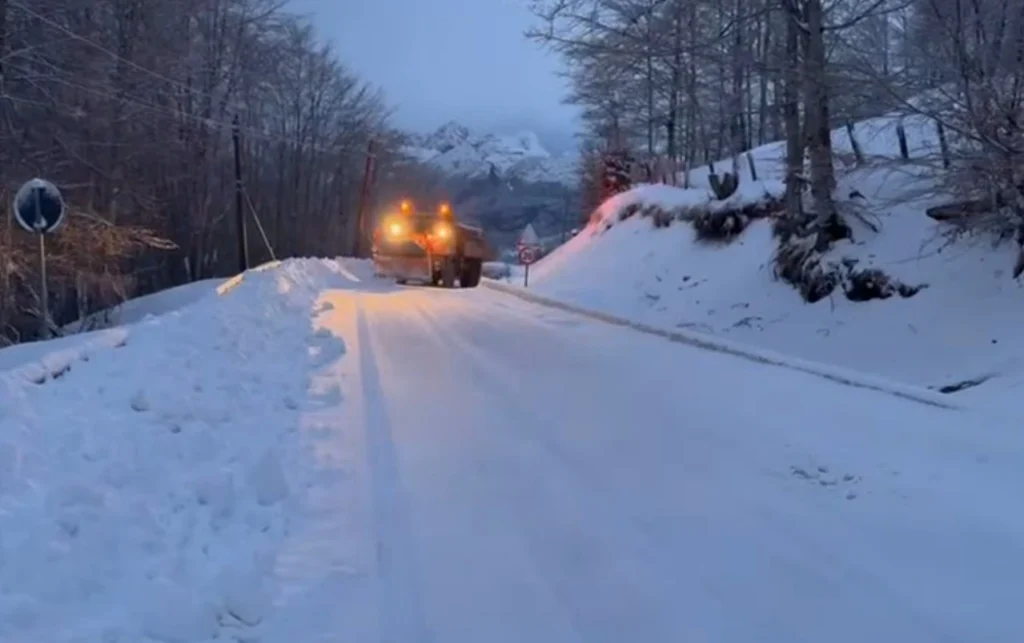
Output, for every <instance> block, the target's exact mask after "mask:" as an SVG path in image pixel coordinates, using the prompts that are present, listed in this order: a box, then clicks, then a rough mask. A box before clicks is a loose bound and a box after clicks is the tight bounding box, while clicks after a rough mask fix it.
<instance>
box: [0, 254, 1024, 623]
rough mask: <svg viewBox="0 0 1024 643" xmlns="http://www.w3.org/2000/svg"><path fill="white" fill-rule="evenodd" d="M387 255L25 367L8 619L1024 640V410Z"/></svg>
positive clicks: (319, 267) (317, 271) (3, 418)
mask: <svg viewBox="0 0 1024 643" xmlns="http://www.w3.org/2000/svg"><path fill="white" fill-rule="evenodd" d="M353 273H355V274H353ZM365 273H366V270H365V267H364V266H361V265H360V264H358V263H354V264H340V263H336V262H333V261H320V260H295V261H288V262H284V263H283V264H282V265H280V266H270V267H268V268H267V269H265V270H262V271H252V272H250V273H246V275H245V276H244V278H242V279H236V280H233V281H232V282H231V283H232V285H233V287H232V288H227V287H222V288H220V289H219V292H220V293H221V294H211V295H210V296H207V297H203V298H201V299H199V300H197V301H196V302H195V303H193V304H191V305H190V306H189V307H187V308H185V309H182V310H181V311H178V312H174V313H170V314H168V315H165V316H162V317H158V318H155V319H149V320H146V321H142V322H140V323H139V324H138V325H134V326H127V327H124V328H119V329H113V330H112V331H109V332H115V331H116V337H115V336H111V337H107V335H92V336H85V335H83V336H81V339H82V342H81V345H80V346H79V344H78V343H76V341H77V340H74V341H72V340H71V339H69V340H68V341H66V342H63V343H60V344H54V345H53V346H52V348H53V350H55V351H57V352H58V353H59V355H58V356H59V357H60V358H61V359H59V360H54V359H50V358H51V357H53V356H52V355H50V356H46V357H40V358H39V360H38V363H33V364H29V365H28V366H31V367H32V368H29V369H28V370H24V369H21V370H18V371H8V372H6V373H0V643H8V642H10V643H21V642H22V641H24V642H26V643H27V642H28V641H47V642H53V643H82V642H83V641H90V642H91V641H108V642H111V643H123V642H127V641H132V642H136V641H138V642H140V643H152V642H154V641H161V642H168V643H211V642H217V643H221V642H224V641H253V642H255V641H259V642H260V643H292V642H294V641H304V642H306V641H308V642H313V641H330V642H342V643H426V642H429V643H481V642H487V643H506V642H507V643H513V642H514V643H523V642H525V641H530V642H535V643H572V642H579V643H583V642H586V643H603V642H609V643H612V642H614V643H633V642H634V641H642V642H643V643H676V642H679V641H686V642H689V641H693V642H704V641H707V642H713V643H751V642H755V641H756V642H758V643H796V642H799V641H808V642H814V643H818V642H820V641H828V642H829V643H845V642H850V643H863V642H864V641H899V642H900V643H942V642H947V641H949V642H952V641H956V642H964V643H968V642H969V643H976V642H978V641H984V642H985V643H1003V642H1006V643H1019V642H1020V641H1021V640H1024V612H1022V611H1021V610H1020V609H1019V606H1018V604H1019V598H1020V597H1021V596H1024V512H1021V511H1020V510H1019V507H1020V497H1021V490H1022V489H1024V437H1022V432H1021V430H1020V427H1019V426H1003V425H999V424H997V423H994V422H993V421H992V420H987V419H984V418H982V417H980V416H978V415H972V414H971V413H970V412H967V411H952V410H947V409H942V408H937V407H934V406H927V405H924V404H919V403H916V402H912V401H909V400H906V399H901V398H897V397H894V396H891V395H887V394H884V393H879V392H873V391H869V390H864V389H858V388H852V387H849V386H843V385H840V384H837V383H835V382H832V381H828V380H825V379H822V378H820V377H817V376H814V375H810V374H807V373H802V372H797V371H793V370H788V369H786V368H781V367H776V366H768V365H765V364H759V363H755V362H751V361H747V360H743V359H740V358H738V357H733V356H728V355H723V354H719V353H714V352H710V351H707V350H701V349H698V348H694V347H691V346H686V345H682V344H677V343H673V342H669V341H666V340H664V339H662V338H659V337H654V336H650V335H646V334H643V333H639V332H636V331H633V330H629V329H624V328H620V327H616V326H612V325H609V324H605V323H602V322H598V321H592V320H590V319H588V318H586V317H581V316H575V315H573V314H570V313H567V312H562V311H558V310H555V309H552V308H546V307H542V306H538V305H536V304H531V303H527V302H525V301H522V300H520V299H518V298H516V297H513V296H510V295H508V294H505V293H501V292H496V291H493V290H491V289H488V288H479V289H475V290H473V291H460V290H454V291H445V290H441V289H427V288H419V287H396V286H394V285H390V284H387V283H384V282H381V281H377V280H374V279H373V278H372V276H370V275H367V274H365ZM100 340H102V341H100ZM114 340H116V341H114ZM76 347H77V348H76ZM46 349H47V346H45V345H36V346H33V347H32V349H31V350H32V351H40V352H41V353H40V354H42V352H45V351H46ZM76 351H78V352H76ZM79 353H80V354H79ZM75 355H77V357H75ZM55 366H57V367H59V368H54V367H55ZM23 370H24V372H22V371H23ZM45 372H52V373H54V375H53V377H52V378H49V379H47V378H45V377H43V378H40V377H37V376H38V375H39V374H40V373H45ZM26 373H28V375H26Z"/></svg>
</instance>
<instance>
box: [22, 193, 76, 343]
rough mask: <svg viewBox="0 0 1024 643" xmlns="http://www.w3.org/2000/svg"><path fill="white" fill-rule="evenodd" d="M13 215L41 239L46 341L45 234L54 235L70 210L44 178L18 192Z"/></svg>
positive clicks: (42, 327)
mask: <svg viewBox="0 0 1024 643" xmlns="http://www.w3.org/2000/svg"><path fill="white" fill-rule="evenodd" d="M11 212H12V213H13V215H14V219H15V220H16V221H17V222H18V225H20V226H21V227H22V228H23V229H24V230H25V231H26V232H31V233H32V234H35V235H37V236H38V237H39V285H40V288H39V307H40V317H39V334H40V336H41V337H42V338H43V339H49V338H50V290H49V287H48V283H47V278H46V235H47V234H50V233H51V232H55V231H56V230H57V229H58V228H60V226H61V225H62V224H63V223H64V219H65V218H66V217H67V207H66V206H65V204H64V197H63V196H61V193H60V190H58V189H57V186H56V185H54V184H53V183H50V182H49V181H45V180H43V179H32V180H31V181H28V182H27V183H25V184H24V185H22V186H21V187H20V188H19V189H18V191H17V192H16V193H15V195H14V207H13V208H11Z"/></svg>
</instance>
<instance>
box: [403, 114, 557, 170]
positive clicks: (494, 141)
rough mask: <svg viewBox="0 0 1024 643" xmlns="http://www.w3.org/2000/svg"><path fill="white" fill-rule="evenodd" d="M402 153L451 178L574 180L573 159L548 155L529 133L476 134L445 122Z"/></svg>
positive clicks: (531, 133)
mask: <svg viewBox="0 0 1024 643" xmlns="http://www.w3.org/2000/svg"><path fill="white" fill-rule="evenodd" d="M405 152H406V154H407V155H408V156H410V157H411V158H413V159H415V160H417V161H420V162H422V163H426V164H428V165H430V166H432V167H434V168H436V169H438V170H440V171H441V172H443V173H445V174H449V175H452V176H465V177H469V178H478V177H487V176H495V177H498V178H503V179H518V180H521V181H527V182H541V181H546V182H554V183H563V184H566V185H573V184H574V183H575V181H576V174H577V171H576V168H577V162H576V158H575V156H573V155H553V154H551V153H550V152H548V151H547V150H546V149H545V148H544V146H543V145H542V144H541V142H540V139H539V138H538V137H537V135H536V134H534V133H533V132H519V133H516V134H511V135H506V134H477V133H475V132H473V131H471V130H470V129H469V128H467V127H465V126H464V125H460V124H458V123H455V122H449V123H446V124H445V125H442V126H441V127H440V128H438V129H437V130H436V131H435V132H433V133H431V134H428V135H426V136H423V137H420V138H418V139H417V140H414V141H413V144H412V145H410V146H408V147H407V148H406V150H405Z"/></svg>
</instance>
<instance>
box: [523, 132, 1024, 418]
mask: <svg viewBox="0 0 1024 643" xmlns="http://www.w3.org/2000/svg"><path fill="white" fill-rule="evenodd" d="M896 122H897V121H896V120H895V119H891V118H875V119H871V120H869V121H865V122H862V123H858V124H857V126H856V128H855V136H856V137H857V140H858V141H859V143H860V146H861V147H862V148H863V149H864V151H865V153H866V155H867V156H868V163H867V164H866V165H865V166H862V167H859V168H857V167H854V164H853V163H852V158H853V155H852V149H851V146H850V142H849V138H848V135H847V133H846V131H845V130H837V131H836V132H834V133H833V143H834V145H835V147H836V151H837V158H838V160H839V162H840V165H841V167H842V168H843V169H842V170H841V172H840V179H839V187H838V189H837V195H838V196H839V197H840V198H842V199H843V203H842V207H843V208H844V209H845V210H846V211H847V212H853V211H854V210H856V212H858V213H859V214H860V215H861V216H862V217H863V219H864V220H866V221H868V222H870V223H871V225H872V226H874V227H876V228H878V231H877V232H875V231H873V230H872V229H871V228H870V227H869V226H868V225H867V224H865V223H864V221H862V220H861V219H860V218H859V217H856V216H851V217H849V220H850V223H851V225H853V227H854V235H855V239H854V242H853V243H847V242H842V243H840V244H838V246H837V248H836V249H835V251H834V252H833V258H834V259H835V260H837V261H839V260H841V259H843V258H847V259H855V260H857V262H858V267H861V268H864V267H878V268H881V269H884V270H885V271H886V272H887V273H888V274H890V275H892V276H894V277H896V278H898V279H900V280H901V281H903V282H905V283H907V284H910V285H920V284H927V288H925V289H924V290H921V291H920V292H918V293H917V294H916V295H914V296H913V297H911V298H908V299H903V298H900V297H893V298H891V299H887V300H884V301H882V300H876V301H869V302H851V301H849V300H847V298H846V297H844V296H843V295H842V294H841V293H837V294H835V295H833V296H832V297H830V298H828V299H826V300H823V301H820V302H818V303H815V304H806V303H804V302H803V301H802V300H801V298H800V296H799V294H798V293H797V292H796V291H795V290H794V289H793V288H791V287H790V286H788V285H786V284H785V283H783V282H781V281H779V280H777V279H776V278H775V276H774V274H773V265H772V261H771V259H772V255H773V253H774V252H775V249H776V243H775V240H774V239H773V238H772V234H771V229H770V227H771V226H770V223H769V222H767V221H755V222H754V223H753V224H752V225H751V226H750V227H749V228H748V229H747V230H746V231H745V232H744V233H743V234H742V235H741V236H740V237H739V238H738V239H737V240H736V241H734V242H732V243H731V244H728V245H707V244H703V243H700V242H697V241H696V240H695V234H694V230H693V228H692V227H691V226H690V225H688V224H686V223H681V222H678V221H677V222H675V223H674V224H673V225H671V226H670V227H668V228H655V226H654V225H653V222H652V220H651V218H647V217H642V216H633V217H631V218H628V219H626V220H624V221H620V220H619V219H620V213H621V212H622V211H623V209H624V208H626V207H627V206H629V205H631V204H634V203H640V204H655V205H662V206H664V207H666V208H669V209H671V208H673V207H676V206H678V205H679V204H680V203H685V204H690V203H693V202H694V201H695V200H696V201H701V200H707V199H708V196H707V191H706V189H705V188H704V186H706V185H707V169H706V168H699V169H697V170H694V172H693V174H692V176H691V181H692V184H693V185H694V186H697V189H694V190H690V191H686V190H682V189H678V188H672V187H668V186H647V187H639V188H637V189H635V190H633V191H631V192H628V193H625V194H623V195H620V196H618V197H616V198H615V199H613V200H612V201H610V202H608V203H606V204H604V206H603V207H602V209H601V210H600V211H599V213H598V217H597V220H595V221H594V222H593V223H592V224H591V225H590V226H589V227H588V228H587V229H586V230H584V231H583V232H581V233H580V235H579V236H577V237H576V238H574V239H572V240H571V241H569V242H568V243H567V244H566V245H565V246H563V247H562V248H559V249H558V250H556V251H555V252H553V253H552V254H551V255H550V256H548V257H547V258H545V259H543V260H542V261H541V262H540V263H539V264H538V265H536V266H534V267H533V269H532V270H531V275H530V282H531V288H536V290H537V292H539V293H543V294H547V295H551V296H554V297H557V298H562V299H567V300H571V301H574V302H577V303H579V304H582V305H586V306H590V307H593V308H596V309H600V310H604V311H607V312H610V313H614V314H618V315H622V316H625V317H628V318H630V319H636V320H640V321H643V322H646V323H651V324H657V325H660V326H666V327H673V328H688V329H693V330H698V331H703V332H705V333H713V334H716V335H722V336H728V337H730V338H733V339H735V340H739V341H742V342H746V343H751V344H755V345H760V346H763V347H766V348H770V349H774V350H778V351H781V352H784V353H787V354H793V355H797V356H801V357H804V358H807V359H814V360H820V361H825V362H829V363H833V364H838V365H841V366H845V367H849V368H854V369H857V370H860V371H867V372H873V373H878V374H880V375H884V376H888V377H892V378H896V379H899V380H902V381H905V382H909V383H913V384H918V385H925V386H933V387H943V386H948V385H954V384H957V383H961V382H963V381H965V380H978V379H985V378H991V379H989V380H988V381H986V382H985V383H984V384H981V385H980V386H977V387H976V388H969V389H966V390H964V391H963V392H959V393H957V394H956V395H957V396H958V397H963V398H975V399H986V400H987V399H990V398H991V397H993V396H994V397H998V398H1000V399H1001V400H1005V401H1007V402H1008V403H1010V404H1015V405H1018V406H1024V405H1020V404H1019V403H1018V402H1016V401H1015V397H1016V396H1015V395H1011V394H1010V393H1011V392H1013V391H1020V390H1021V387H1022V386H1024V333H1021V332H1020V320H1021V319H1024V289H1022V285H1021V283H1019V282H1018V281H1015V280H1013V279H1012V278H1011V274H1010V271H1011V269H1012V266H1013V262H1014V258H1015V252H1016V248H1015V247H1013V246H1012V244H1008V245H1005V246H1000V247H996V248H993V245H992V240H991V239H988V238H966V239H961V240H960V241H958V242H956V243H952V244H951V243H950V241H949V239H948V238H947V237H948V233H949V232H950V228H949V226H948V225H947V224H940V223H937V222H935V221H933V220H932V219H930V218H928V217H927V216H925V209H926V208H927V207H930V206H932V205H935V204H937V203H940V202H943V201H944V200H945V197H944V196H943V195H942V194H941V190H940V189H939V188H938V186H937V185H936V184H935V180H934V175H933V174H932V171H931V170H926V169H923V167H922V165H921V164H920V161H921V160H922V159H925V158H927V157H930V156H931V155H934V154H936V153H937V151H938V142H937V138H936V136H935V133H934V132H935V130H934V126H933V125H932V124H931V123H929V122H927V121H926V120H925V119H913V118H911V119H905V120H904V126H905V129H906V133H907V141H908V148H909V151H910V156H911V159H912V160H913V161H914V162H913V163H904V162H901V161H899V160H898V158H899V148H898V143H897V138H896V134H895V132H896ZM783 155H784V149H783V146H782V145H781V144H779V143H775V144H771V145H766V146H764V147H760V148H757V149H755V150H753V151H752V156H753V158H754V160H755V166H756V168H757V172H758V176H759V178H760V179H762V180H764V179H769V180H772V179H780V178H781V177H782V171H783ZM730 165H731V163H730V162H729V161H723V162H720V163H718V164H717V168H718V171H719V172H723V171H726V170H728V169H730ZM740 167H741V175H742V179H743V181H744V183H745V184H746V185H748V186H749V185H750V184H751V177H750V172H749V168H748V165H747V162H746V160H744V161H743V162H742V163H741V166H740ZM742 188H743V184H741V189H742ZM851 195H853V196H852V198H850V197H851Z"/></svg>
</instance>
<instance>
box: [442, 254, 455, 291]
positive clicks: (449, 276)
mask: <svg viewBox="0 0 1024 643" xmlns="http://www.w3.org/2000/svg"><path fill="white" fill-rule="evenodd" d="M441 285H442V286H444V287H445V288H454V287H455V259H453V258H452V257H445V260H444V262H443V263H442V264H441Z"/></svg>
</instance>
